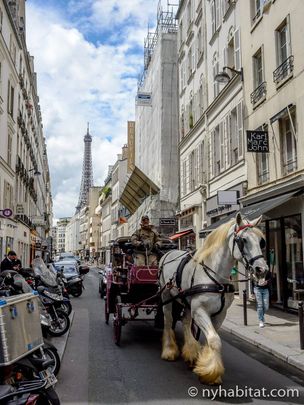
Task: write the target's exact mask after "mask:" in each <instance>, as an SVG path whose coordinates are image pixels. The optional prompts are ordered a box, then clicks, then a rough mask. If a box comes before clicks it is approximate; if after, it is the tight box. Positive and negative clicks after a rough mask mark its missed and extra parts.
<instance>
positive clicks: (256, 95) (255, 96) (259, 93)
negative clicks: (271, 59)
mask: <svg viewBox="0 0 304 405" xmlns="http://www.w3.org/2000/svg"><path fill="white" fill-rule="evenodd" d="M266 86H267V83H266V82H263V83H261V84H260V85H259V86H258V87H257V88H256V89H255V90H254V91H253V92H252V93H251V94H250V99H251V103H252V104H256V103H257V102H258V101H259V100H260V99H261V98H262V97H264V96H266V93H267V89H266Z"/></svg>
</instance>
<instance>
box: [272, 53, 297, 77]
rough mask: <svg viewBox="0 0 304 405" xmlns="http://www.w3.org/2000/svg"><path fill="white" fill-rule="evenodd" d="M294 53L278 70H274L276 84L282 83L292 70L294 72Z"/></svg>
mask: <svg viewBox="0 0 304 405" xmlns="http://www.w3.org/2000/svg"><path fill="white" fill-rule="evenodd" d="M293 60H294V57H293V55H291V56H289V58H287V59H286V60H285V61H284V62H283V63H282V64H281V65H280V66H279V67H277V68H276V70H275V71H274V72H273V81H274V82H275V84H278V83H280V81H281V80H283V79H284V78H285V77H287V76H288V75H289V74H290V73H291V72H293V67H294V65H293Z"/></svg>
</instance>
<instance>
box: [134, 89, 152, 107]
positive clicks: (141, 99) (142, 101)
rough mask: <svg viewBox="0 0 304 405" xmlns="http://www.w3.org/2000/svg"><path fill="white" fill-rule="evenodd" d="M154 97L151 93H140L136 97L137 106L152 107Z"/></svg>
mask: <svg viewBox="0 0 304 405" xmlns="http://www.w3.org/2000/svg"><path fill="white" fill-rule="evenodd" d="M151 103H152V97H151V93H145V92H140V93H137V96H136V105H141V106H151Z"/></svg>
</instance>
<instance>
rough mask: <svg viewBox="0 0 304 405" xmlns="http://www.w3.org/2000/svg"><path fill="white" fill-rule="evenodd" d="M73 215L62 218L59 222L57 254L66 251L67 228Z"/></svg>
mask: <svg viewBox="0 0 304 405" xmlns="http://www.w3.org/2000/svg"><path fill="white" fill-rule="evenodd" d="M70 220H71V217H66V218H60V219H59V220H58V222H57V226H56V227H57V235H56V238H57V243H56V254H59V253H62V252H65V251H66V250H65V239H66V236H65V234H66V228H67V225H68V223H69V222H70Z"/></svg>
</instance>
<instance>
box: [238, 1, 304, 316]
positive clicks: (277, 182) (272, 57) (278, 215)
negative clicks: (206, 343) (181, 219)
mask: <svg viewBox="0 0 304 405" xmlns="http://www.w3.org/2000/svg"><path fill="white" fill-rule="evenodd" d="M240 7H241V16H242V19H241V22H242V24H241V31H242V37H241V44H242V60H243V68H244V77H245V80H244V87H245V106H246V108H245V117H244V118H245V127H246V128H247V129H249V130H261V131H265V134H266V135H267V136H268V142H269V149H268V151H267V152H262V151H260V152H258V153H255V152H247V153H246V160H247V162H248V191H247V195H246V196H245V197H244V198H243V199H242V204H243V206H245V207H246V208H247V209H252V210H254V209H256V207H257V206H258V207H265V208H264V211H265V212H264V215H263V218H264V221H263V227H264V231H265V234H266V237H267V252H266V254H267V258H268V262H269V265H270V269H271V272H272V274H273V279H274V280H273V301H274V302H275V303H277V304H278V305H280V306H283V307H284V308H297V304H298V301H299V300H300V299H303V298H304V295H303V293H304V271H303V231H304V225H303V215H304V200H303V189H304V140H303V136H301V135H302V133H303V131H304V119H303V114H302V112H303V110H304V104H303V103H304V98H303V94H304V88H303V82H302V80H303V77H304V76H303V65H304V52H303V46H302V42H303V41H302V33H303V28H302V24H303V23H302V21H303V17H304V4H303V2H302V1H300V0H295V1H291V2H286V1H283V0H277V1H260V2H257V1H250V0H246V1H244V2H243V1H241V2H240ZM263 136H265V135H264V134H263Z"/></svg>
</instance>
